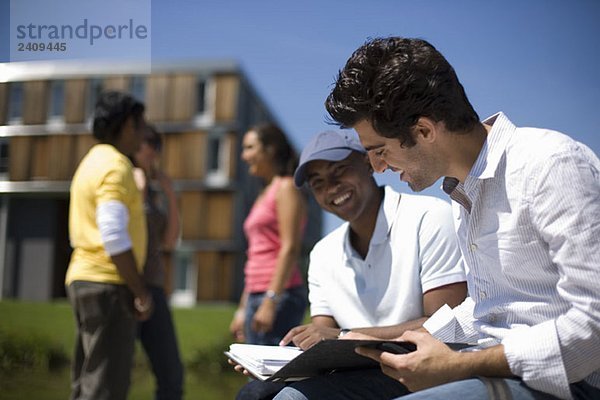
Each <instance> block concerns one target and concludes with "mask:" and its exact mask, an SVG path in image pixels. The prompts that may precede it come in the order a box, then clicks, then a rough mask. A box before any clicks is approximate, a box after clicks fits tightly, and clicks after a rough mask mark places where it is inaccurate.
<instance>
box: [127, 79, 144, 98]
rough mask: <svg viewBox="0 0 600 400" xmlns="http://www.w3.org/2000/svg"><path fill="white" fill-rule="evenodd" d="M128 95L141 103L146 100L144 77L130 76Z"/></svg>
mask: <svg viewBox="0 0 600 400" xmlns="http://www.w3.org/2000/svg"><path fill="white" fill-rule="evenodd" d="M129 93H131V95H132V96H133V97H135V98H136V99H137V100H139V101H141V102H142V103H144V102H145V99H146V77H145V76H132V77H130V78H129Z"/></svg>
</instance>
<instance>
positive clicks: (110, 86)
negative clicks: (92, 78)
mask: <svg viewBox="0 0 600 400" xmlns="http://www.w3.org/2000/svg"><path fill="white" fill-rule="evenodd" d="M103 89H104V90H118V91H121V92H127V91H128V90H129V79H128V78H127V77H126V76H122V75H118V76H111V77H110V78H105V79H104V82H103Z"/></svg>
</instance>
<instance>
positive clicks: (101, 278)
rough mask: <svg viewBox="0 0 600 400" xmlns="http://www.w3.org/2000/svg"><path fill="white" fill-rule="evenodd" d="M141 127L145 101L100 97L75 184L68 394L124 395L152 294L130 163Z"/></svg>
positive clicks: (111, 398)
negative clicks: (94, 141) (71, 353)
mask: <svg viewBox="0 0 600 400" xmlns="http://www.w3.org/2000/svg"><path fill="white" fill-rule="evenodd" d="M143 131H144V105H143V104H142V103H140V102H138V101H136V100H135V99H134V98H133V97H131V96H129V95H127V94H124V93H120V92H105V93H103V94H101V96H100V98H99V100H98V102H97V104H96V108H95V114H94V122H93V135H94V137H95V138H96V139H97V140H98V141H99V142H100V143H98V144H96V145H94V146H93V147H92V148H91V149H90V150H89V152H88V153H87V154H86V155H85V156H84V157H83V159H82V160H81V162H80V164H79V166H78V167H77V170H76V171H75V175H74V177H73V181H72V183H71V198H70V208H69V237H70V241H71V246H72V247H73V254H72V255H71V260H70V263H69V267H68V270H67V274H66V279H65V285H66V289H67V294H68V297H69V301H70V302H71V305H72V307H73V312H74V315H75V322H76V330H77V332H76V341H75V354H74V357H73V369H72V377H71V390H72V391H71V399H74V400H75V399H86V400H87V399H94V400H125V399H126V398H127V392H128V389H129V383H130V373H131V366H132V360H133V352H134V344H135V337H136V327H137V323H136V319H137V320H142V321H143V320H146V319H148V317H149V316H150V314H151V312H152V308H153V302H152V295H151V294H150V292H149V291H148V289H147V288H146V286H145V284H144V282H143V279H142V276H141V272H142V268H143V266H144V262H145V258H146V233H147V232H146V219H145V216H144V208H143V200H142V195H141V193H140V191H139V190H138V188H137V186H136V184H135V180H134V177H133V166H132V164H131V161H130V160H129V158H128V157H129V156H132V155H133V154H134V153H135V152H136V151H137V150H138V148H139V146H140V144H141V142H142V135H143Z"/></svg>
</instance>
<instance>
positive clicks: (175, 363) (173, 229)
mask: <svg viewBox="0 0 600 400" xmlns="http://www.w3.org/2000/svg"><path fill="white" fill-rule="evenodd" d="M161 149H162V138H161V135H160V134H159V133H158V132H157V131H156V129H155V128H154V127H152V126H147V128H146V129H145V131H144V140H143V141H142V144H141V146H140V148H139V150H138V151H137V152H136V153H135V155H134V157H133V161H134V165H135V166H136V167H138V168H136V169H135V170H134V176H135V178H136V183H137V185H138V188H139V189H140V191H141V192H142V194H143V197H144V209H145V212H146V222H147V226H148V251H147V256H146V265H145V266H144V281H145V283H146V285H147V287H148V290H149V291H150V293H151V294H152V300H153V302H154V312H153V313H152V315H151V316H150V318H149V319H147V320H145V321H142V322H140V323H139V333H138V334H139V339H140V341H141V342H142V346H143V347H144V350H145V351H146V354H147V355H148V359H149V360H150V364H151V366H152V371H153V372H154V376H155V378H156V392H155V397H154V398H155V399H156V400H179V399H181V398H182V396H183V365H182V363H181V357H180V354H179V348H178V345H177V336H176V334H175V327H174V325H173V319H172V317H171V311H170V309H169V305H168V304H167V295H166V293H167V292H169V291H170V288H166V287H165V286H166V284H167V282H170V279H168V278H169V277H170V275H171V269H170V266H171V264H172V260H171V259H172V252H173V250H174V249H175V247H176V246H177V241H178V240H179V234H180V222H179V210H178V208H177V198H176V196H175V191H174V190H173V184H172V182H171V180H170V179H169V177H168V176H167V175H166V174H165V173H164V172H163V171H162V170H161V169H160V168H159V159H160V154H161Z"/></svg>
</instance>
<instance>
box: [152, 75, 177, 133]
mask: <svg viewBox="0 0 600 400" xmlns="http://www.w3.org/2000/svg"><path fill="white" fill-rule="evenodd" d="M146 85H147V86H146V99H147V102H146V118H147V119H148V120H149V121H151V122H160V121H168V119H169V114H168V113H169V105H170V103H171V100H170V94H169V88H170V86H171V79H170V77H169V75H151V76H149V77H148V80H147V81H146Z"/></svg>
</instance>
